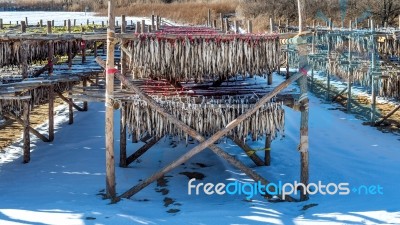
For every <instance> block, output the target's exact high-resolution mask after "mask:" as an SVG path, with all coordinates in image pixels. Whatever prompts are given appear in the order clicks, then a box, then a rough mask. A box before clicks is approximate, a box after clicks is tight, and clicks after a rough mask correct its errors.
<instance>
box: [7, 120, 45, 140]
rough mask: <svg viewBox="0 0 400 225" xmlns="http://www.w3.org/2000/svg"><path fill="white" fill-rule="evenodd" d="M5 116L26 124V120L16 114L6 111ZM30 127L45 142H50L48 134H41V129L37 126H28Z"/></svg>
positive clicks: (30, 130)
mask: <svg viewBox="0 0 400 225" xmlns="http://www.w3.org/2000/svg"><path fill="white" fill-rule="evenodd" d="M4 117H8V118H9V119H13V120H15V121H17V123H19V124H21V125H22V126H24V121H23V120H22V119H21V118H19V117H17V116H16V115H14V114H12V113H6V114H5V115H4ZM28 129H29V132H31V133H32V134H33V135H35V136H36V137H38V138H39V139H40V140H42V141H43V142H50V140H49V139H48V138H47V137H46V136H44V135H43V134H41V133H40V132H39V131H37V130H35V128H33V127H31V126H28Z"/></svg>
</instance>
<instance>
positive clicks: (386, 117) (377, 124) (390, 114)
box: [375, 105, 400, 126]
mask: <svg viewBox="0 0 400 225" xmlns="http://www.w3.org/2000/svg"><path fill="white" fill-rule="evenodd" d="M399 109H400V105H398V106H396V107H395V108H394V109H393V110H392V111H390V112H389V113H388V114H387V115H386V116H384V117H383V118H382V119H380V120H379V121H377V122H376V123H375V126H379V125H381V124H382V123H383V122H384V121H385V120H387V119H389V117H391V116H392V115H393V114H394V113H396V112H397V111H398V110H399Z"/></svg>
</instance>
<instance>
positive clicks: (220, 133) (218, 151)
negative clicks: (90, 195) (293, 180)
mask: <svg viewBox="0 0 400 225" xmlns="http://www.w3.org/2000/svg"><path fill="white" fill-rule="evenodd" d="M96 61H97V62H98V63H99V64H100V65H101V66H102V67H103V68H104V67H105V63H104V61H103V60H102V59H101V58H100V57H97V58H96ZM114 75H115V76H116V77H117V78H118V79H119V80H120V81H121V82H122V83H123V85H125V86H126V87H127V88H128V89H130V90H132V91H134V92H135V93H136V94H137V95H139V97H141V98H142V99H144V100H146V102H147V103H148V104H149V106H150V107H151V108H153V109H154V110H156V111H157V112H158V113H160V114H161V115H162V116H164V117H165V118H167V120H168V121H169V122H171V123H173V124H175V125H176V126H177V127H179V128H181V129H182V130H183V131H184V132H185V133H187V134H188V135H190V136H191V137H193V138H194V139H196V140H198V141H199V142H201V144H200V145H198V146H196V147H195V148H193V149H191V150H190V151H188V152H186V153H185V154H184V155H182V156H181V157H180V158H178V159H177V160H175V161H174V162H172V163H171V164H170V165H168V166H166V167H164V168H163V169H161V170H160V171H158V172H157V173H155V174H153V175H152V176H151V177H149V178H147V179H146V180H144V181H142V182H140V183H139V184H138V185H136V186H134V187H132V188H131V189H129V190H128V191H126V192H125V193H123V194H122V195H120V196H119V197H118V198H117V199H115V201H118V200H119V199H120V198H130V197H131V196H133V195H134V194H136V193H137V192H139V191H140V190H142V189H143V188H145V187H146V186H148V185H149V184H151V183H152V182H154V181H155V180H157V179H159V178H161V177H162V176H163V175H164V174H166V173H168V172H169V171H171V170H173V169H174V168H176V167H178V166H179V165H181V164H182V163H184V162H186V161H187V160H189V159H190V158H191V157H193V156H194V155H196V154H198V153H200V152H201V151H203V150H204V149H205V148H207V147H209V148H210V149H211V150H212V151H213V152H214V153H216V154H217V155H219V156H220V157H222V158H224V159H225V160H227V161H228V162H229V163H231V164H232V165H233V166H235V167H237V168H239V169H240V170H241V171H243V172H244V173H245V174H247V175H248V176H249V177H251V178H252V179H254V180H255V181H260V182H261V183H262V184H265V185H267V184H269V181H267V180H266V179H264V178H263V177H261V176H260V175H258V174H257V173H255V172H254V171H253V170H251V169H250V168H248V167H247V166H246V165H244V164H243V163H241V162H240V161H238V160H236V159H235V158H234V157H233V156H231V155H229V154H228V153H226V152H224V151H223V150H222V149H221V148H219V147H217V146H215V145H214V144H213V143H215V142H216V141H217V140H218V139H219V138H221V137H222V136H223V135H226V134H227V133H228V132H229V131H231V130H232V129H234V128H235V127H236V126H237V125H238V124H239V123H241V122H242V121H244V120H245V119H246V118H248V117H249V116H251V115H252V114H253V113H255V112H256V111H257V110H258V109H259V108H260V107H262V106H263V105H264V104H265V103H266V102H268V101H270V100H271V99H272V98H273V97H274V96H276V95H277V94H278V93H279V92H280V91H282V90H283V89H285V88H286V87H288V86H289V85H290V84H291V83H293V82H294V81H296V80H297V79H299V78H300V77H301V76H302V74H301V73H297V74H295V75H293V76H292V77H291V78H290V79H288V80H286V81H284V82H283V83H281V84H280V85H278V86H277V87H276V88H275V89H274V90H272V91H271V92H270V93H269V94H267V95H266V96H264V97H263V98H261V99H260V100H259V101H258V102H257V103H256V104H255V105H254V106H253V107H252V108H251V109H249V110H248V111H246V113H244V114H242V115H241V116H239V117H238V118H236V119H235V120H234V121H232V122H231V123H229V124H228V125H227V126H226V127H225V128H224V129H222V130H220V131H218V132H217V133H216V134H214V135H213V136H211V137H210V138H209V139H208V140H206V139H205V138H204V137H203V136H202V135H201V134H199V133H198V132H197V131H196V130H193V129H192V128H191V127H190V126H188V125H186V124H185V123H183V122H182V121H180V120H178V119H177V118H175V117H173V116H171V115H170V114H169V113H168V112H167V111H166V110H165V109H164V108H162V107H160V106H159V105H158V103H157V102H156V101H155V100H153V99H152V98H151V97H150V96H148V95H147V94H146V93H144V92H142V91H141V90H140V89H139V88H138V87H136V86H135V85H133V84H132V83H130V82H129V80H128V79H127V78H126V77H125V76H122V74H121V73H120V72H118V71H115V73H114ZM269 190H270V191H275V189H274V187H272V186H271V187H270V189H269ZM280 197H281V198H283V199H285V200H287V201H295V199H293V198H292V197H290V196H284V197H282V196H280Z"/></svg>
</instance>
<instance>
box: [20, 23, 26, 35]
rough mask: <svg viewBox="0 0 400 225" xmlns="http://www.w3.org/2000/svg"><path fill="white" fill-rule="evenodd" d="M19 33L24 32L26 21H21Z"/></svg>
mask: <svg viewBox="0 0 400 225" xmlns="http://www.w3.org/2000/svg"><path fill="white" fill-rule="evenodd" d="M21 33H26V23H25V21H21Z"/></svg>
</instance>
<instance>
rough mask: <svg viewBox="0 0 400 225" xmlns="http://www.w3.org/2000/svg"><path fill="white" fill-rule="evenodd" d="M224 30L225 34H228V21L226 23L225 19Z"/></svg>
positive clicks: (226, 19)
mask: <svg viewBox="0 0 400 225" xmlns="http://www.w3.org/2000/svg"><path fill="white" fill-rule="evenodd" d="M224 22H225V23H224V30H225V33H228V32H229V21H228V18H225V19H224Z"/></svg>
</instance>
